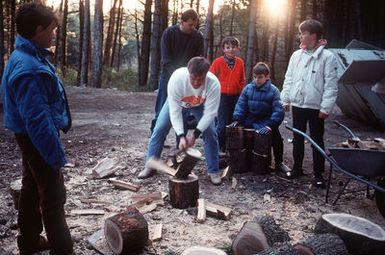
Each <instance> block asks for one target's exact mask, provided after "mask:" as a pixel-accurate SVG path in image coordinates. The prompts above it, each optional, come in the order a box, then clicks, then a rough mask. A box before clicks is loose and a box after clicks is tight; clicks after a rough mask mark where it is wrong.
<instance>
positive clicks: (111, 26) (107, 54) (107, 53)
mask: <svg viewBox="0 0 385 255" xmlns="http://www.w3.org/2000/svg"><path fill="white" fill-rule="evenodd" d="M117 2H118V0H114V2H113V4H112V7H111V9H110V18H109V21H108V27H107V36H106V44H105V45H104V58H103V65H105V66H108V65H109V64H110V61H111V48H112V43H113V42H115V41H114V38H113V35H114V31H115V21H116V4H117ZM118 22H119V13H118ZM117 24H119V23H117ZM117 30H118V26H116V31H117Z"/></svg>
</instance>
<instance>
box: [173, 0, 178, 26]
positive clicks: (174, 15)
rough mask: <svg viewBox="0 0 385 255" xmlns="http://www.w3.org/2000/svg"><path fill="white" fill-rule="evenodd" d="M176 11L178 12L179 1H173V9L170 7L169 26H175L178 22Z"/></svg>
mask: <svg viewBox="0 0 385 255" xmlns="http://www.w3.org/2000/svg"><path fill="white" fill-rule="evenodd" d="M178 10H179V1H178V0H174V1H173V7H172V19H171V25H173V26H174V25H176V23H177V22H178Z"/></svg>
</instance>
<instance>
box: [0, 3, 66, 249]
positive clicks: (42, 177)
mask: <svg viewBox="0 0 385 255" xmlns="http://www.w3.org/2000/svg"><path fill="white" fill-rule="evenodd" d="M15 21H16V29H17V32H18V36H17V38H16V48H15V50H14V51H13V52H12V54H11V56H10V58H9V60H8V63H7V66H6V68H5V70H4V73H3V77H2V82H1V86H2V95H3V105H4V127H5V128H7V129H9V130H11V131H12V132H14V134H15V137H16V141H17V144H18V146H19V148H20V152H21V156H22V163H23V172H22V177H23V179H22V188H21V194H20V198H19V204H18V206H19V211H18V219H17V220H18V226H19V228H20V234H19V236H18V237H17V244H18V247H19V250H20V254H21V255H25V254H34V253H35V252H37V251H41V250H45V249H50V254H61V255H67V254H72V253H73V243H72V239H71V235H70V232H69V229H68V226H67V223H66V220H65V212H64V203H65V200H66V190H65V187H64V181H63V174H62V171H61V168H62V167H63V166H64V165H65V164H66V163H67V160H66V157H65V153H64V149H63V146H62V144H61V142H60V137H59V132H60V130H61V131H63V132H67V131H68V130H69V128H70V127H71V117H70V111H69V108H68V103H67V98H66V95H65V91H64V87H63V85H62V83H61V81H60V80H59V78H58V77H57V75H56V74H55V68H54V67H53V66H52V64H51V63H50V62H49V61H48V60H47V57H48V56H50V55H52V53H51V52H50V51H48V50H47V48H49V47H50V46H51V44H52V42H53V38H54V36H55V28H56V26H57V25H58V18H57V17H56V15H55V13H54V12H53V10H52V9H51V8H49V7H47V6H45V5H43V4H40V3H35V2H32V3H27V4H23V5H21V6H20V7H19V9H18V11H17V13H16V19H15ZM43 225H44V228H45V232H46V234H47V238H48V241H47V239H46V238H45V237H43V236H41V235H40V234H41V233H42V231H43Z"/></svg>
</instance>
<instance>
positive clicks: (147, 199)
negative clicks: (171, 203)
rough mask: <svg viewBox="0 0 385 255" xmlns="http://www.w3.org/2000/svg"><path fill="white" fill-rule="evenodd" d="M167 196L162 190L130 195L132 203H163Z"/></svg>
mask: <svg viewBox="0 0 385 255" xmlns="http://www.w3.org/2000/svg"><path fill="white" fill-rule="evenodd" d="M166 196H167V193H164V192H153V193H146V194H135V195H133V196H131V200H132V202H133V203H146V204H149V203H151V202H154V203H157V204H163V202H164V200H163V199H164V198H165V197H166Z"/></svg>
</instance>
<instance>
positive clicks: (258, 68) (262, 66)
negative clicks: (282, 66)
mask: <svg viewBox="0 0 385 255" xmlns="http://www.w3.org/2000/svg"><path fill="white" fill-rule="evenodd" d="M253 74H256V75H259V74H263V75H269V74H270V68H269V66H268V65H267V64H266V63H265V62H258V63H257V64H256V65H255V66H254V68H253Z"/></svg>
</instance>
